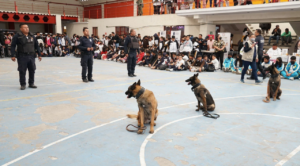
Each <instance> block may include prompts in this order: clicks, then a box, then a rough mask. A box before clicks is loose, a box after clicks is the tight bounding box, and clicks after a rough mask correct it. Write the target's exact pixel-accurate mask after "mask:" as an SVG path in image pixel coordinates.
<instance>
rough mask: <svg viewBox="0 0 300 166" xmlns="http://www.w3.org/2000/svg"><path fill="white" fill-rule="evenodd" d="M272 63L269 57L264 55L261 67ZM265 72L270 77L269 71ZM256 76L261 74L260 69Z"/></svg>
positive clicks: (266, 66) (264, 67)
mask: <svg viewBox="0 0 300 166" xmlns="http://www.w3.org/2000/svg"><path fill="white" fill-rule="evenodd" d="M272 64H273V62H272V61H270V57H269V56H265V57H264V62H263V63H262V64H261V66H262V67H263V69H266V68H268V67H269V66H271V65H272ZM265 74H266V75H267V76H268V77H270V75H271V74H270V73H269V72H265ZM257 75H258V76H262V74H261V73H260V71H258V72H257Z"/></svg>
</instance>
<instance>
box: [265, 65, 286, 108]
mask: <svg viewBox="0 0 300 166" xmlns="http://www.w3.org/2000/svg"><path fill="white" fill-rule="evenodd" d="M265 71H267V72H269V73H270V74H271V76H270V79H269V82H268V89H267V97H266V99H265V100H263V101H264V102H266V103H268V102H270V98H273V100H274V101H276V99H278V100H280V96H281V93H282V91H281V89H280V85H281V77H280V74H279V71H278V70H277V69H276V67H275V65H274V64H272V65H271V66H269V67H268V68H266V69H265Z"/></svg>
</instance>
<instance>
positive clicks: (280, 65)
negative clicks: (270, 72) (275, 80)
mask: <svg viewBox="0 0 300 166" xmlns="http://www.w3.org/2000/svg"><path fill="white" fill-rule="evenodd" d="M275 67H276V69H277V70H278V71H279V73H280V74H281V72H282V71H283V70H284V64H283V63H282V59H281V57H278V58H277V59H276V63H275Z"/></svg>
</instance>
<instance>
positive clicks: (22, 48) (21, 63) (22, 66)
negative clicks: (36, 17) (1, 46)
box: [11, 32, 41, 86]
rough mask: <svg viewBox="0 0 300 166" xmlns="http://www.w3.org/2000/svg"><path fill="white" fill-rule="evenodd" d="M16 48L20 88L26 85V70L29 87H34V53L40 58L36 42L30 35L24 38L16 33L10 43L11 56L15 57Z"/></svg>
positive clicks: (20, 33) (21, 34)
mask: <svg viewBox="0 0 300 166" xmlns="http://www.w3.org/2000/svg"><path fill="white" fill-rule="evenodd" d="M16 46H18V47H17V53H18V55H17V60H18V70H19V77H20V84H21V86H25V85H26V70H27V69H28V71H29V81H28V83H29V85H34V73H35V70H36V65H35V57H36V53H37V54H38V56H39V57H40V56H41V52H40V48H39V46H38V42H37V40H36V38H35V37H34V36H33V34H32V33H29V34H28V36H25V35H24V34H23V33H22V32H19V33H17V34H16V35H15V36H14V37H13V39H12V42H11V56H12V57H15V56H16V55H15V49H16Z"/></svg>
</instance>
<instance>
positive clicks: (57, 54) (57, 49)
mask: <svg viewBox="0 0 300 166" xmlns="http://www.w3.org/2000/svg"><path fill="white" fill-rule="evenodd" d="M61 55H62V51H61V47H60V44H59V45H57V46H56V47H55V56H61Z"/></svg>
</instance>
